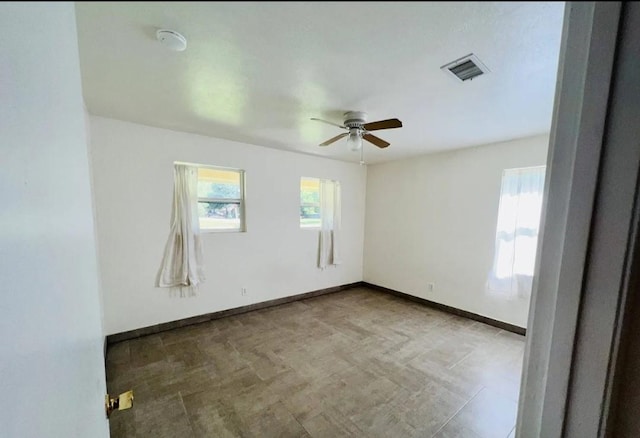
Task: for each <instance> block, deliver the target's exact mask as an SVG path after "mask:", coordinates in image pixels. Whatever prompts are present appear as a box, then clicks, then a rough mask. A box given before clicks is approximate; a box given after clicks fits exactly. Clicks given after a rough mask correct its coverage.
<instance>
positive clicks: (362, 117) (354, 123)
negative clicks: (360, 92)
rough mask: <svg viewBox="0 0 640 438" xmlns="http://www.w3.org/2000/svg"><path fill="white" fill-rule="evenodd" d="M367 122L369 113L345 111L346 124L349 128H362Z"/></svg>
mask: <svg viewBox="0 0 640 438" xmlns="http://www.w3.org/2000/svg"><path fill="white" fill-rule="evenodd" d="M366 122H367V113H365V112H362V111H349V112H346V113H344V126H346V127H347V128H362V125H364V124H365V123H366Z"/></svg>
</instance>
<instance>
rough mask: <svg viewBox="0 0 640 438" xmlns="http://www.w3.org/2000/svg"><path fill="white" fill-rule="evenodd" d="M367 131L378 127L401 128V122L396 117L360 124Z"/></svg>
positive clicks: (375, 129)
mask: <svg viewBox="0 0 640 438" xmlns="http://www.w3.org/2000/svg"><path fill="white" fill-rule="evenodd" d="M362 127H363V128H364V129H366V130H367V131H377V130H378V129H391V128H402V122H401V121H400V120H398V119H388V120H379V121H377V122H371V123H365V124H364V125H362Z"/></svg>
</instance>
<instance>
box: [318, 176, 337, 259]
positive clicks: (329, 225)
mask: <svg viewBox="0 0 640 438" xmlns="http://www.w3.org/2000/svg"><path fill="white" fill-rule="evenodd" d="M340 196H341V194H340V183H339V182H338V181H330V180H325V179H321V180H320V238H319V240H320V242H319V247H318V267H319V268H320V269H324V268H326V267H327V266H329V265H339V264H340V263H341V262H342V260H341V255H340V228H341V223H340V221H341V211H340V209H341V207H340V206H341V199H340Z"/></svg>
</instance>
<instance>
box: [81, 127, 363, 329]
mask: <svg viewBox="0 0 640 438" xmlns="http://www.w3.org/2000/svg"><path fill="white" fill-rule="evenodd" d="M91 137H92V160H93V178H94V188H95V201H96V209H97V221H98V240H99V242H98V243H99V245H98V246H99V260H100V267H101V278H102V288H103V294H104V311H105V327H106V331H107V333H108V334H113V333H119V332H123V331H127V330H132V329H137V328H141V327H146V326H150V325H154V324H158V323H163V322H168V321H174V320H178V319H182V318H187V317H190V316H195V315H201V314H205V313H209V312H215V311H219V310H224V309H230V308H234V307H239V306H243V305H247V304H252V303H257V302H262V301H266V300H271V299H275V298H280V297H286V296H291V295H296V294H300V293H304V292H308V291H312V290H317V289H322V288H327V287H331V286H337V285H342V284H346V283H352V282H356V281H361V280H362V263H363V262H362V248H363V239H364V211H365V184H366V167H363V166H360V165H358V164H352V163H345V162H340V161H335V160H329V159H326V158H319V157H314V156H310V155H302V154H298V153H292V152H285V151H279V150H274V149H268V148H264V147H259V146H253V145H248V144H242V143H236V142H231V141H227V140H221V139H215V138H211V137H205V136H200V135H195V134H188V133H183V132H177V131H171V130H166V129H159V128H153V127H148V126H143V125H138V124H134V123H128V122H122V121H117V120H113V119H106V118H101V117H91ZM174 161H186V162H192V163H201V164H209V165H219V166H226V167H235V168H242V169H245V170H246V192H247V198H246V211H247V232H245V233H209V234H205V235H204V258H205V274H206V276H207V281H206V282H205V283H204V284H203V285H201V287H200V290H199V292H198V295H197V296H196V297H193V298H179V297H174V296H171V294H170V292H169V290H167V289H159V288H156V287H154V281H155V277H156V274H157V272H158V268H159V267H160V261H161V259H162V253H163V249H164V245H165V242H166V239H167V235H168V231H169V221H170V213H171V199H172V190H173V162H174ZM302 176H308V177H320V178H329V179H336V180H339V181H340V182H341V185H342V194H343V199H342V228H343V238H344V242H343V255H344V257H343V258H344V264H343V265H340V266H338V267H330V268H328V269H326V270H324V271H321V270H319V269H318V268H317V267H316V266H317V248H318V243H317V242H318V233H317V231H311V230H301V229H300V227H299V202H300V201H299V199H300V192H299V191H300V188H299V187H300V177H302ZM243 287H245V288H247V296H241V294H240V290H241V288H243Z"/></svg>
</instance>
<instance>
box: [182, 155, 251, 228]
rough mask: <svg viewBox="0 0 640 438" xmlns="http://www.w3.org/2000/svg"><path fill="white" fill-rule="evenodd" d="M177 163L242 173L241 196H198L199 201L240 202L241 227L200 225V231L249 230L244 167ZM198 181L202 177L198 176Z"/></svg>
mask: <svg viewBox="0 0 640 438" xmlns="http://www.w3.org/2000/svg"><path fill="white" fill-rule="evenodd" d="M175 164H188V165H190V166H194V167H197V168H198V169H214V170H224V171H227V172H238V174H239V175H240V198H205V197H200V196H198V203H200V202H217V203H221V204H236V203H237V204H238V208H239V209H240V215H239V219H240V227H239V228H202V227H200V233H246V231H247V218H246V199H247V194H246V181H245V178H246V177H245V175H246V171H245V170H244V169H238V168H235V167H225V166H215V165H209V164H195V163H180V162H176V163H175ZM198 183H200V179H199V178H198ZM198 225H200V215H198Z"/></svg>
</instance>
